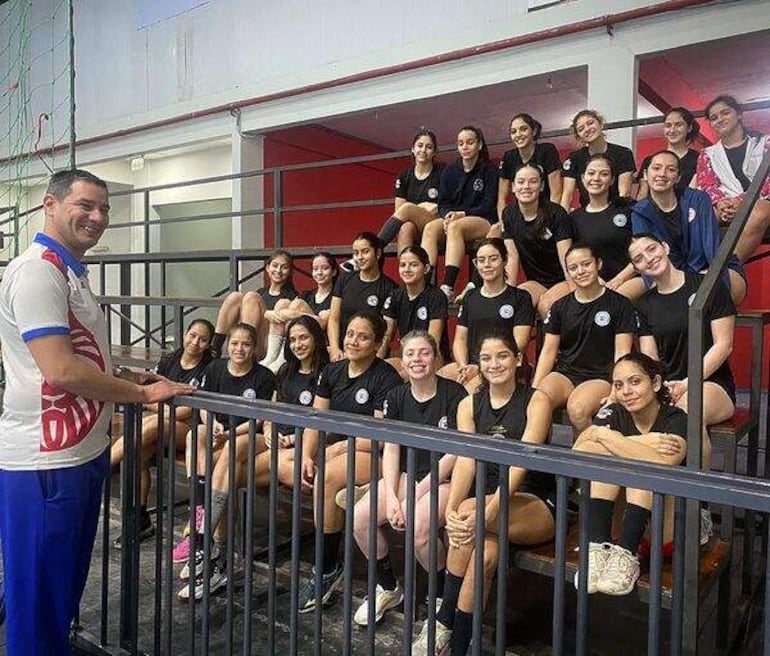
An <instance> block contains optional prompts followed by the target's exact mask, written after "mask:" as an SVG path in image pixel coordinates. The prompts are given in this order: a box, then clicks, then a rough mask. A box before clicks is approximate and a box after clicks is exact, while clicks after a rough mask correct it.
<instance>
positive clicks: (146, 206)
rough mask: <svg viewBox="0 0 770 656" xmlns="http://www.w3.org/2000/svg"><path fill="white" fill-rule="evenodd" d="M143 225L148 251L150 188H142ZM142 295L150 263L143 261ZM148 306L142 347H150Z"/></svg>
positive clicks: (146, 292)
mask: <svg viewBox="0 0 770 656" xmlns="http://www.w3.org/2000/svg"><path fill="white" fill-rule="evenodd" d="M143 196H144V225H143V226H142V230H143V232H144V253H145V254H148V253H149V252H150V224H149V223H148V222H149V220H150V190H149V189H145V190H144V194H143ZM144 295H145V296H146V297H148V296H150V263H149V262H147V261H145V263H144ZM150 309H151V308H150V306H149V305H145V306H144V347H145V348H150V330H151V326H152V323H151V321H150Z"/></svg>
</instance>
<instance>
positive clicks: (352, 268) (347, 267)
mask: <svg viewBox="0 0 770 656" xmlns="http://www.w3.org/2000/svg"><path fill="white" fill-rule="evenodd" d="M340 269H342V270H343V271H344V272H345V273H355V272H356V271H358V265H357V264H356V261H355V260H354V259H353V258H351V259H349V260H345V261H344V262H343V263H342V264H340Z"/></svg>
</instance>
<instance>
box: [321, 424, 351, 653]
mask: <svg viewBox="0 0 770 656" xmlns="http://www.w3.org/2000/svg"><path fill="white" fill-rule="evenodd" d="M346 439H347V447H348V452H347V470H346V488H347V498H348V503H347V504H346V506H345V537H344V541H345V545H344V553H345V555H344V559H345V560H344V581H343V595H342V598H343V605H342V653H343V654H351V653H353V644H352V639H353V635H352V632H351V629H352V624H353V611H352V608H351V607H352V605H353V504H352V503H351V501H352V499H353V494H354V488H355V484H356V438H355V437H348V438H346ZM320 493H321V494H323V489H321V490H320Z"/></svg>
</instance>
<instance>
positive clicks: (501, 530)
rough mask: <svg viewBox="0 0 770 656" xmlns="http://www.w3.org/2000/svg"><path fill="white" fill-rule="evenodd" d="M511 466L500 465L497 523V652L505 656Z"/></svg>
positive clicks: (498, 655)
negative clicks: (509, 477) (509, 476)
mask: <svg viewBox="0 0 770 656" xmlns="http://www.w3.org/2000/svg"><path fill="white" fill-rule="evenodd" d="M509 472H510V467H508V466H507V465H501V466H500V511H499V515H498V525H497V547H498V554H499V555H498V561H497V613H496V615H497V616H496V618H495V634H496V637H495V654H496V655H497V656H504V654H505V643H506V637H507V636H506V631H505V621H506V614H507V611H508V603H507V597H508V524H509V517H508V514H509V513H508V511H509V509H510V502H509V499H510V496H511V494H510V486H509V483H510V481H509V479H508V475H509Z"/></svg>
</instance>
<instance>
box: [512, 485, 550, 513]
mask: <svg viewBox="0 0 770 656" xmlns="http://www.w3.org/2000/svg"><path fill="white" fill-rule="evenodd" d="M519 493H521V494H531V495H533V496H536V497H537V498H538V499H540V500H541V501H542V502H543V503H544V504H545V506H546V508H548V510H549V511H550V513H551V516H552V517H553V519H554V521H556V490H554V489H552V488H544V487H541V486H539V485H528V484H527V481H524V483H523V484H522V486H521V487H520V488H519Z"/></svg>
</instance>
